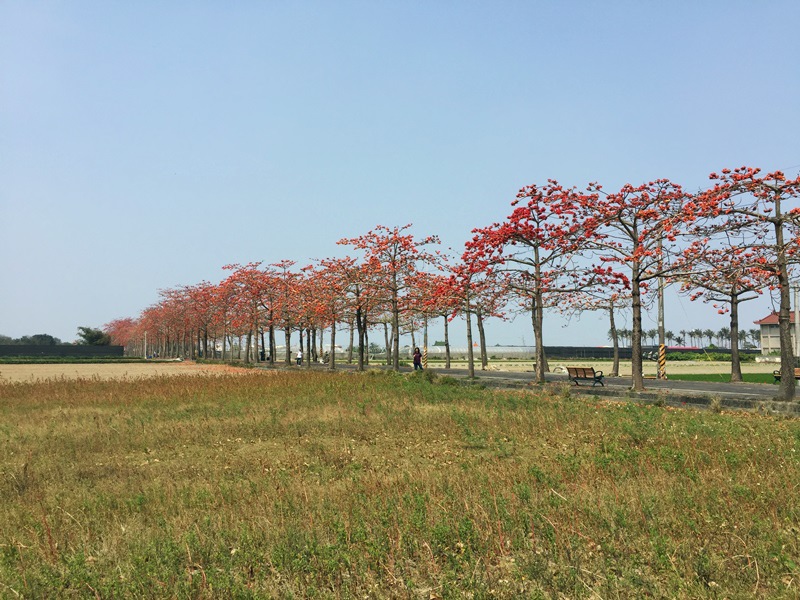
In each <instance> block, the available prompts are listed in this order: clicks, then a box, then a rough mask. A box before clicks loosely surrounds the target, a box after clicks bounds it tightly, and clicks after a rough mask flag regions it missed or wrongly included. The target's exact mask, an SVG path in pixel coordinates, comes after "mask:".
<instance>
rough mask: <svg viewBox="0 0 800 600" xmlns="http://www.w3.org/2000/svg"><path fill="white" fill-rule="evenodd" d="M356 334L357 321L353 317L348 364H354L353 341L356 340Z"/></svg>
mask: <svg viewBox="0 0 800 600" xmlns="http://www.w3.org/2000/svg"><path fill="white" fill-rule="evenodd" d="M354 334H355V323H354V322H353V320H352V319H351V320H350V347H349V348H348V349H347V364H348V365H352V364H353V342H354V341H355V340H354V337H353V336H354Z"/></svg>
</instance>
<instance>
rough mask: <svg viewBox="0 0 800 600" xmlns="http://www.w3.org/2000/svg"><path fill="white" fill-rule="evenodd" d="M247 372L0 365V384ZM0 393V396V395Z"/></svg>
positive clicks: (151, 365) (161, 365)
mask: <svg viewBox="0 0 800 600" xmlns="http://www.w3.org/2000/svg"><path fill="white" fill-rule="evenodd" d="M246 372H248V370H247V369H242V368H237V367H231V366H227V365H211V364H197V363H195V362H192V361H184V362H156V361H153V362H147V363H121V364H116V365H115V364H108V363H105V364H92V363H87V364H75V363H72V364H70V363H59V364H30V365H24V364H20V365H12V364H3V365H0V384H2V383H9V382H20V381H29V382H35V381H45V380H52V379H104V380H107V379H121V380H123V379H141V378H145V377H163V376H174V375H219V374H221V373H246ZM0 393H1V392H0Z"/></svg>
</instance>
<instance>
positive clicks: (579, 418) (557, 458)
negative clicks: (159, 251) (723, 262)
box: [0, 371, 800, 598]
mask: <svg viewBox="0 0 800 600" xmlns="http://www.w3.org/2000/svg"><path fill="white" fill-rule="evenodd" d="M0 390H1V391H2V400H0V423H2V426H0V445H1V446H2V454H0V457H2V458H0V501H2V502H3V506H4V511H3V512H2V513H0V582H2V584H3V586H4V587H3V591H2V593H0V595H2V596H8V597H12V596H23V597H73V596H78V597H197V598H229V597H237V598H263V597H281V598H282V597H304V598H305V597H318V598H333V597H426V598H434V597H441V598H461V597H465V596H472V597H476V598H489V597H492V598H519V597H531V598H548V597H570V598H593V597H641V596H653V597H659V598H668V597H669V598H696V597H715V596H717V597H739V598H743V597H753V596H756V597H770V598H772V597H793V595H794V592H795V588H794V586H795V582H796V581H797V580H798V577H800V571H799V570H798V565H800V547H799V546H798V543H797V539H798V533H800V532H799V531H798V529H797V527H796V525H795V524H796V523H798V522H800V509H798V508H797V507H798V502H797V498H796V497H794V496H793V494H794V493H796V492H795V491H794V490H797V489H800V460H798V454H800V423H799V422H797V421H795V420H788V419H777V418H771V417H764V416H756V415H752V414H746V413H741V414H740V413H736V414H731V415H728V414H725V413H715V412H711V411H702V412H695V411H678V410H671V409H668V408H662V407H657V406H653V405H635V404H619V403H603V402H602V401H600V400H598V399H597V398H594V399H590V398H584V397H570V396H569V395H568V394H564V393H563V391H562V390H555V391H548V390H537V391H535V392H531V391H492V390H485V389H481V388H480V387H479V386H474V385H461V384H454V383H452V382H451V381H449V378H446V377H433V376H428V375H426V373H425V372H422V373H417V374H411V375H397V374H387V373H378V372H376V373H369V372H368V373H364V374H357V375H352V374H332V373H315V372H312V373H299V372H274V373H271V374H269V375H265V374H263V373H260V372H255V371H248V372H244V373H241V374H235V375H234V374H229V375H222V376H218V377H209V378H202V377H163V378H154V379H148V380H133V381H101V380H78V381H67V380H57V381H46V382H31V383H20V384H4V385H3V386H2V387H0Z"/></svg>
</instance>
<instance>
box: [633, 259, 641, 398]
mask: <svg viewBox="0 0 800 600" xmlns="http://www.w3.org/2000/svg"><path fill="white" fill-rule="evenodd" d="M631 308H632V313H633V333H632V334H631V388H632V389H633V390H634V391H637V392H641V391H643V390H644V375H643V373H642V296H641V290H640V288H639V274H638V266H634V276H633V277H632V278H631Z"/></svg>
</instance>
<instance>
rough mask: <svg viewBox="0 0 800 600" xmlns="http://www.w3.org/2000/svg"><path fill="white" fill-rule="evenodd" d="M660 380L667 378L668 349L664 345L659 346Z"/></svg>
mask: <svg viewBox="0 0 800 600" xmlns="http://www.w3.org/2000/svg"><path fill="white" fill-rule="evenodd" d="M658 378H659V379H666V378H667V347H666V346H665V345H664V344H659V345H658Z"/></svg>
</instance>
